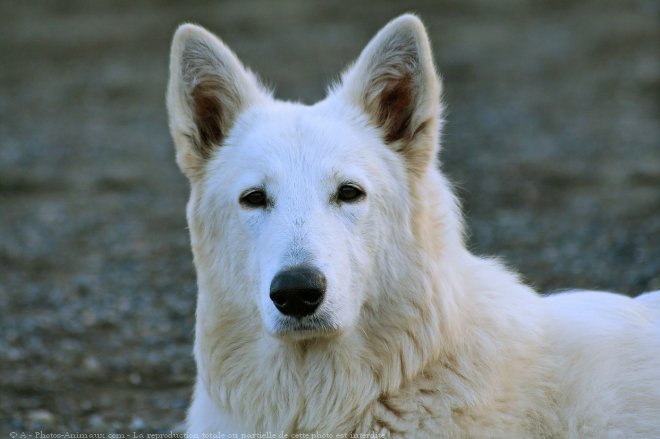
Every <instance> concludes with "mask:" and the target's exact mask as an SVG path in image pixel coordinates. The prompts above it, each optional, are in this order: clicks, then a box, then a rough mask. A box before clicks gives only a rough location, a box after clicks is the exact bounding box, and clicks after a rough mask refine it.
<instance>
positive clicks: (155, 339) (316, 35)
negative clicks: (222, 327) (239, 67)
mask: <svg viewBox="0 0 660 439" xmlns="http://www.w3.org/2000/svg"><path fill="white" fill-rule="evenodd" d="M403 3H404V2H400V1H393V0H391V1H367V0H363V1H353V2H340V1H337V0H328V1H322V2H321V1H319V2H314V1H305V0H286V1H254V0H244V1H189V2H182V1H128V0H124V1H121V0H119V1H118V0H107V1H101V0H95V1H70V0H69V1H39V2H36V1H34V2H32V1H31V2H27V1H25V2H21V1H8V0H0V316H1V317H0V434H3V435H5V434H6V433H7V432H10V431H21V430H25V429H42V430H44V431H54V432H62V431H66V430H68V431H88V432H89V431H99V432H109V431H118V432H124V433H129V432H132V431H142V430H146V431H150V432H153V431H169V429H170V428H171V427H172V426H174V425H175V424H177V423H178V422H180V421H181V420H183V418H184V413H185V408H186V406H187V403H188V399H189V396H190V390H191V383H192V379H193V377H194V364H193V361H192V356H191V345H192V337H193V320H194V304H195V294H196V291H195V277H194V271H193V266H192V261H191V253H190V250H189V244H188V235H187V231H186V223H185V217H184V207H185V203H186V198H187V193H188V185H187V182H186V180H185V179H184V177H182V176H181V175H180V173H179V171H178V169H177V168H176V166H175V163H174V150H173V145H172V142H171V140H170V137H169V132H168V129H167V119H166V111H165V102H164V93H165V86H166V81H167V69H168V54H169V44H170V39H171V36H172V34H173V32H174V30H175V28H176V26H177V25H178V24H179V23H182V22H185V21H193V22H197V23H200V24H202V25H204V26H206V27H208V28H209V29H210V30H212V31H213V32H215V33H217V34H218V35H220V36H221V37H222V38H223V39H224V40H225V41H226V42H227V43H228V44H229V46H230V47H232V48H233V49H234V51H236V52H237V54H238V55H239V57H240V58H241V59H242V60H243V61H244V62H245V63H246V64H247V65H249V66H250V67H252V68H253V69H254V70H256V71H257V72H259V73H260V75H261V76H262V78H263V79H264V80H265V82H266V83H268V84H271V85H275V86H276V89H277V96H278V97H280V98H282V99H288V100H300V101H303V102H307V103H311V102H314V101H315V100H317V99H320V98H322V97H323V95H324V90H325V86H326V84H328V82H329V81H332V80H334V79H336V78H337V76H338V73H339V72H340V71H341V69H343V67H344V66H346V64H347V63H349V62H350V61H351V60H353V59H354V58H355V57H356V56H357V55H358V54H359V51H360V50H361V49H362V47H363V46H364V45H365V44H366V43H367V41H368V40H369V38H370V37H371V36H372V35H373V34H374V33H375V32H376V31H377V30H378V29H379V28H380V27H381V26H383V25H384V24H385V23H386V22H387V21H388V20H390V19H391V18H393V17H395V16H396V15H398V14H400V13H402V12H406V11H413V12H417V13H418V14H420V16H421V17H422V19H423V20H424V22H425V23H426V25H427V27H428V31H429V33H430V35H431V38H432V40H433V46H434V50H435V55H436V61H437V65H438V67H439V71H440V72H441V73H442V75H443V78H444V87H445V92H444V96H445V100H446V103H447V105H448V109H449V111H448V116H447V119H448V122H447V125H446V131H445V135H444V144H443V151H442V160H443V168H444V171H445V172H446V173H447V174H448V175H449V176H450V177H451V178H452V180H453V181H454V182H455V183H456V185H457V189H458V192H459V194H460V197H461V199H462V200H463V203H464V207H465V213H466V216H467V223H468V226H469V232H470V233H469V243H470V244H469V245H470V247H471V248H472V249H473V250H474V251H475V252H477V253H480V254H489V255H499V256H500V257H501V258H503V260H505V261H506V262H507V263H508V264H509V265H511V266H513V267H516V268H517V269H518V270H519V271H520V273H521V274H522V275H523V277H524V278H525V279H526V280H527V281H528V282H530V283H531V284H533V285H534V286H536V287H537V288H538V289H539V290H540V291H548V290H552V289H558V288H565V287H584V288H600V289H614V290H618V291H620V292H623V293H625V294H629V295H635V294H638V293H640V292H642V291H644V290H649V289H653V288H655V289H658V288H660V121H659V117H660V109H659V105H660V82H659V79H660V59H659V54H660V47H659V44H660V35H659V34H660V32H659V24H658V19H659V13H660V10H659V8H660V6H659V5H660V3H658V2H657V1H656V0H638V1H632V0H631V1H625V0H612V1H609V0H581V1H567V0H545V1H542V0H529V1H525V0H500V1H497V2H494V1H488V0H468V1H459V0H451V1H439V0H433V1H422V0H420V1H414V2H405V3H406V4H405V5H403Z"/></svg>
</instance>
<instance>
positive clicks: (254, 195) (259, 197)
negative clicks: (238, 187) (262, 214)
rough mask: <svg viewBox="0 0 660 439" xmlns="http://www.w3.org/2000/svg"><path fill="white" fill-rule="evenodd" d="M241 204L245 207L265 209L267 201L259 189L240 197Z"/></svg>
mask: <svg viewBox="0 0 660 439" xmlns="http://www.w3.org/2000/svg"><path fill="white" fill-rule="evenodd" d="M240 201H241V204H242V205H244V206H246V207H266V203H267V202H268V199H267V198H266V193H265V192H264V191H263V190H261V189H250V190H248V191H246V192H244V193H243V194H242V195H241V199H240Z"/></svg>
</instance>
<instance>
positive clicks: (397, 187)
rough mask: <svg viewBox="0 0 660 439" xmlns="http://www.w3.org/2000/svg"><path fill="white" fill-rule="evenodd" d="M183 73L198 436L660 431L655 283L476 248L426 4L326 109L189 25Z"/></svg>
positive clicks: (176, 103) (180, 117)
mask: <svg viewBox="0 0 660 439" xmlns="http://www.w3.org/2000/svg"><path fill="white" fill-rule="evenodd" d="M170 69H171V70H170V75H171V76H170V82H169V89H168V95H167V105H168V111H169V121H170V128H171V132H172V136H173V138H174V142H175V144H176V151H177V154H176V155H177V162H178V164H179V166H180V167H181V169H182V170H183V172H184V173H185V175H186V176H187V177H188V178H189V180H190V183H191V196H190V201H189V203H188V209H187V216H188V223H189V226H190V235H191V240H192V249H193V253H194V259H195V265H196V268H197V277H198V283H199V297H198V304H197V323H196V338H195V359H196V361H197V369H198V370H197V385H196V388H195V392H194V397H193V402H192V406H191V408H190V412H189V416H188V429H189V432H190V433H217V432H224V433H227V432H238V433H241V432H242V433H253V434H254V433H265V432H271V433H274V434H280V433H281V432H285V433H289V434H292V433H305V432H307V433H317V432H318V433H326V434H331V435H332V436H333V437H365V436H364V435H363V436H360V434H368V433H373V432H375V433H376V434H379V435H381V437H406V438H439V437H452V438H454V437H460V438H463V437H475V438H485V437H494V438H550V437H552V438H606V437H616V438H633V437H635V438H658V437H660V294H659V293H652V294H647V295H644V296H642V297H640V298H638V299H635V300H632V299H629V298H626V297H623V296H618V295H613V294H607V293H596V292H574V293H565V294H560V295H556V296H552V297H545V298H544V297H541V296H539V295H538V294H536V293H535V292H534V291H533V290H532V289H530V288H529V287H528V286H526V285H524V284H523V283H521V282H520V280H519V279H518V278H517V277H516V275H515V274H513V273H512V272H510V271H509V270H507V269H506V268H505V267H503V266H502V265H501V264H500V263H498V262H497V261H495V260H492V259H484V258H481V257H477V256H474V255H472V254H471V253H470V252H469V251H468V250H467V249H466V247H465V244H464V240H463V229H462V224H461V214H460V210H459V206H458V203H457V201H456V198H455V196H454V194H453V193H452V189H451V185H450V184H449V183H448V182H447V180H446V179H445V178H444V177H443V175H442V174H441V173H440V171H439V166H438V160H437V156H438V149H439V131H440V128H441V124H442V119H441V118H442V105H441V103H440V98H439V97H440V82H439V80H438V77H437V75H436V72H435V69H434V65H433V58H432V55H431V50H430V45H429V41H428V38H427V36H426V33H425V30H424V27H423V25H422V23H421V22H420V21H419V19H418V18H416V17H415V16H412V15H404V16H401V17H399V18H397V19H395V20H394V21H392V22H390V23H389V24H388V25H387V26H385V28H383V29H382V30H381V31H380V32H379V33H378V34H377V35H376V36H375V38H374V39H373V40H372V41H371V42H370V43H369V45H368V46H367V47H366V48H365V49H364V51H363V53H362V54H361V55H360V57H359V59H358V60H357V62H356V63H355V64H354V65H353V66H352V67H350V68H349V69H348V71H346V72H345V73H344V75H343V76H342V79H341V82H340V83H339V84H337V85H336V86H334V87H332V89H331V90H330V91H329V93H328V96H327V97H326V98H325V99H324V100H323V101H321V102H318V103H317V104H314V105H312V106H307V105H302V104H298V103H289V102H281V101H277V100H275V99H274V98H273V97H272V96H271V94H270V93H269V91H268V90H266V89H264V87H262V86H261V85H260V84H259V82H258V81H257V79H256V77H255V76H254V75H253V74H252V73H250V72H249V71H248V70H247V69H246V68H245V67H244V66H243V65H242V64H241V63H240V62H239V60H238V59H237V58H236V56H235V55H234V54H233V53H232V52H231V51H230V50H229V49H228V48H227V46H225V45H224V44H223V43H222V42H221V41H220V40H219V39H218V38H217V37H215V36H214V35H212V34H211V33H209V32H207V31H206V30H204V29H202V28H200V27H198V26H195V25H191V24H185V25H183V26H181V27H180V28H179V29H178V30H177V32H176V34H175V36H174V41H173V44H172V53H171V65H170ZM351 434H352V435H353V436H351ZM200 437H201V435H200ZM239 437H240V436H239ZM301 437H302V436H301ZM307 437H311V436H307Z"/></svg>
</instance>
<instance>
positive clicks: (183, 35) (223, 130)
mask: <svg viewBox="0 0 660 439" xmlns="http://www.w3.org/2000/svg"><path fill="white" fill-rule="evenodd" d="M267 96H268V94H267V93H266V92H265V91H264V90H263V89H262V88H261V87H260V85H259V83H258V81H257V79H256V78H255V77H254V75H253V74H252V73H251V72H249V71H248V70H247V69H246V68H245V67H243V65H242V64H241V62H240V61H239V60H238V58H237V57H236V55H234V53H232V51H231V50H229V48H228V47H227V46H225V45H224V44H223V43H222V42H221V41H220V39H218V38H217V37H216V36H215V35H213V34H211V33H210V32H208V31H206V30H205V29H204V28H202V27H200V26H196V25H193V24H184V25H181V26H180V27H179V28H178V29H177V31H176V33H175V34H174V39H173V41H172V50H171V55H170V81H169V85H168V89H167V111H168V114H169V123H170V131H171V133H172V137H173V139H174V143H175V144H176V149H177V154H176V155H177V163H178V164H179V167H180V168H181V170H182V171H183V172H184V174H186V175H187V176H188V177H189V178H190V179H195V178H197V177H198V176H199V175H200V173H201V172H202V169H203V165H204V163H205V161H206V160H207V159H208V158H209V157H210V155H211V153H212V152H213V150H214V149H215V148H218V147H219V146H220V145H221V144H222V142H223V141H224V139H225V138H226V136H227V133H228V132H229V130H230V129H231V127H232V125H233V124H234V122H235V121H236V118H237V117H238V115H239V113H240V112H241V111H243V110H245V109H246V108H247V107H248V106H250V105H252V104H254V103H256V102H258V101H260V100H262V99H264V98H265V97H267Z"/></svg>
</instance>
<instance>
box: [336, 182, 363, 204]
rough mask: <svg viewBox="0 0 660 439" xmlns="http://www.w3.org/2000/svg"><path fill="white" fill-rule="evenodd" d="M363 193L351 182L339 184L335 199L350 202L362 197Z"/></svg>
mask: <svg viewBox="0 0 660 439" xmlns="http://www.w3.org/2000/svg"><path fill="white" fill-rule="evenodd" d="M364 195H365V193H364V192H363V191H362V189H360V188H359V187H357V186H356V185H354V184H352V183H345V184H342V185H341V186H339V190H338V191H337V199H338V200H339V201H343V202H345V203H352V202H354V201H358V200H360V199H362V197H364Z"/></svg>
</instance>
